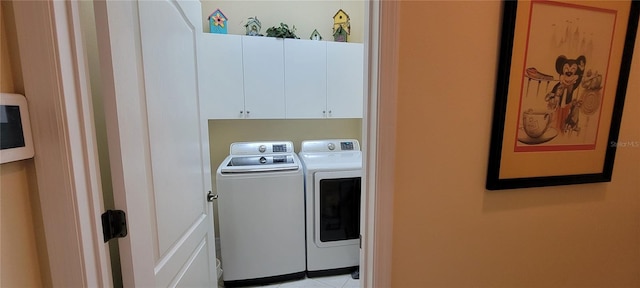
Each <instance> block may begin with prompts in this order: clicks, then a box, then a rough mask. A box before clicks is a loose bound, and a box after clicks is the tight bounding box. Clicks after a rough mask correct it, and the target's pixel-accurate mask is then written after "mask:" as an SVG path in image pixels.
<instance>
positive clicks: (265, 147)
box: [258, 145, 267, 153]
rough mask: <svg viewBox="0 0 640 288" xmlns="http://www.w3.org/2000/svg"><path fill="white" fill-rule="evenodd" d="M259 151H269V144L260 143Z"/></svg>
mask: <svg viewBox="0 0 640 288" xmlns="http://www.w3.org/2000/svg"><path fill="white" fill-rule="evenodd" d="M258 151H260V153H264V151H267V146H265V145H260V147H258Z"/></svg>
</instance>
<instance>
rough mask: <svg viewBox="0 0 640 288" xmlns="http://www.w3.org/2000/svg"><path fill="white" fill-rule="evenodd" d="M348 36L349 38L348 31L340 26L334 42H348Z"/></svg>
mask: <svg viewBox="0 0 640 288" xmlns="http://www.w3.org/2000/svg"><path fill="white" fill-rule="evenodd" d="M347 36H349V35H348V34H347V31H346V30H344V29H342V26H338V29H336V30H335V31H334V32H333V41H335V42H347Z"/></svg>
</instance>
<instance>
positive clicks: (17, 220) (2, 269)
mask: <svg viewBox="0 0 640 288" xmlns="http://www.w3.org/2000/svg"><path fill="white" fill-rule="evenodd" d="M0 7H1V8H0V10H1V13H0V14H1V15H2V17H1V18H2V20H1V22H2V23H1V24H2V27H1V31H0V66H1V70H0V79H1V81H0V83H1V84H0V85H1V86H0V92H7V93H20V94H23V93H24V89H23V87H22V76H21V75H20V71H21V69H20V67H19V60H18V59H19V58H18V56H17V53H16V52H17V51H16V50H17V49H16V48H17V47H15V43H16V39H15V36H16V35H15V29H14V27H13V13H12V10H11V5H10V4H9V3H8V2H7V1H2V5H1V6H0ZM35 177H36V174H35V167H34V165H33V160H32V159H28V160H22V161H16V162H11V163H5V164H1V165H0V258H1V259H0V287H42V286H50V283H51V280H50V279H51V277H50V274H49V268H48V267H49V266H48V258H47V255H46V243H45V240H44V228H43V226H42V225H43V224H42V214H41V212H40V203H39V198H38V190H37V185H36V183H35Z"/></svg>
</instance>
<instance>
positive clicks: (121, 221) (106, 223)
mask: <svg viewBox="0 0 640 288" xmlns="http://www.w3.org/2000/svg"><path fill="white" fill-rule="evenodd" d="M102 235H103V238H104V242H105V243H106V242H107V241H109V240H111V239H113V238H122V237H125V236H127V217H126V215H125V213H124V211H122V210H107V212H104V213H103V214H102Z"/></svg>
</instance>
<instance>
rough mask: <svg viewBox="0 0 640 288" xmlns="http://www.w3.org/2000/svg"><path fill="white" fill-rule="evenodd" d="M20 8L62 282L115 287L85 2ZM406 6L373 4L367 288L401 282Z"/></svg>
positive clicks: (52, 245) (48, 217)
mask: <svg viewBox="0 0 640 288" xmlns="http://www.w3.org/2000/svg"><path fill="white" fill-rule="evenodd" d="M100 2H102V1H99V2H97V3H96V4H98V3H100ZM13 5H14V15H15V22H16V29H17V31H18V33H17V34H18V38H19V43H20V44H19V46H20V48H19V49H20V55H21V66H22V70H23V80H24V86H25V94H27V95H26V96H27V99H28V101H29V105H30V106H31V107H30V109H31V110H32V113H31V117H32V119H31V124H32V129H33V132H34V133H33V134H34V135H33V137H34V146H35V153H36V156H35V157H34V161H35V166H36V170H37V174H38V176H37V183H38V190H39V195H40V202H41V209H42V215H43V221H44V230H45V234H46V243H47V250H48V251H47V253H48V260H49V266H50V267H51V277H52V284H53V286H55V287H58V286H60V287H111V286H112V280H111V267H110V264H109V263H110V260H109V252H108V245H107V244H104V243H103V241H102V229H101V222H100V219H99V215H100V214H101V213H102V211H103V207H104V205H103V203H102V198H101V196H102V191H101V189H100V187H101V185H100V173H99V167H98V161H97V159H98V156H97V149H96V147H97V145H96V138H95V128H94V126H93V123H94V122H93V111H92V108H91V107H92V105H91V96H90V92H89V89H88V87H89V82H88V72H87V63H86V60H85V59H86V55H85V54H84V50H83V48H82V47H83V44H82V35H81V29H80V21H79V15H78V13H79V12H78V4H77V3H76V2H74V1H65V2H60V1H53V2H48V1H14V2H13ZM398 5H399V4H398V3H397V1H392V0H389V1H386V0H383V1H375V0H369V1H367V2H365V15H366V24H367V26H366V27H365V29H366V31H367V32H366V33H365V47H366V49H365V57H366V58H365V59H367V61H365V71H366V72H367V74H366V79H367V81H366V82H365V83H366V84H365V86H366V87H365V95H368V98H367V100H366V101H365V104H364V105H365V107H364V108H365V110H364V115H363V116H364V117H363V131H362V133H363V144H364V148H363V154H364V155H365V157H363V168H364V178H365V181H363V189H364V190H365V191H366V193H365V195H366V198H365V199H364V200H363V201H365V202H364V203H366V205H365V209H363V213H364V214H363V215H365V217H364V219H363V221H364V225H363V226H362V227H364V231H363V233H364V234H363V238H364V241H363V243H362V249H363V251H362V253H360V254H361V263H362V265H361V269H362V270H363V273H362V274H363V275H364V277H363V278H361V282H360V283H361V284H360V285H361V287H390V286H391V272H392V269H391V268H392V257H391V255H392V254H391V253H392V251H391V248H392V231H393V229H392V228H393V218H392V216H393V184H394V173H395V172H394V166H393V165H394V163H395V144H396V143H395V119H396V117H395V115H396V114H395V113H396V98H397V89H396V87H397V79H396V75H397V65H398V59H397V53H398V47H397V42H398V41H397V40H398V36H397V35H398V33H397V32H398V31H397V30H398V27H397V25H381V21H380V19H385V22H386V23H389V21H391V23H395V20H397V19H398V16H397V14H398V12H399V11H398ZM42 27H47V28H50V29H42ZM103 29H108V28H106V27H103ZM27 35H28V36H27ZM382 55H384V57H382ZM52 123H55V125H52ZM52 126H53V127H52ZM45 143H46V145H45ZM376 216H383V217H376ZM60 223H66V224H67V225H60ZM143 254H144V253H143ZM123 265H125V264H123ZM145 278H146V277H145Z"/></svg>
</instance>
